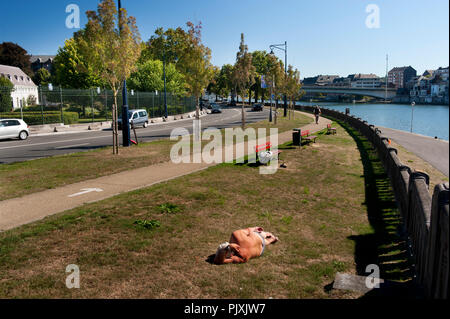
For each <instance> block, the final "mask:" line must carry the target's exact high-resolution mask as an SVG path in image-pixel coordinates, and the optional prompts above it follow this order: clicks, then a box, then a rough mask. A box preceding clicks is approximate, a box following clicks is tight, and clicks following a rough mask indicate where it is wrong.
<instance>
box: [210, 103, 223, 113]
mask: <svg viewBox="0 0 450 319" xmlns="http://www.w3.org/2000/svg"><path fill="white" fill-rule="evenodd" d="M213 113H222V109H221V108H220V106H219V105H218V104H216V103H213V104H211V114H213Z"/></svg>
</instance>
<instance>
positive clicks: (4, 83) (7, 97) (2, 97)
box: [0, 77, 14, 112]
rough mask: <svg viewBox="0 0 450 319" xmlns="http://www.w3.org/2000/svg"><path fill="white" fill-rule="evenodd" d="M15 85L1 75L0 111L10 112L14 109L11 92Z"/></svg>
mask: <svg viewBox="0 0 450 319" xmlns="http://www.w3.org/2000/svg"><path fill="white" fill-rule="evenodd" d="M13 88H14V85H13V84H12V83H11V81H10V80H8V79H7V78H5V77H0V112H10V111H11V109H12V98H11V92H12V91H13Z"/></svg>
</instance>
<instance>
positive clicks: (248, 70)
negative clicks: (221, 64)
mask: <svg viewBox="0 0 450 319" xmlns="http://www.w3.org/2000/svg"><path fill="white" fill-rule="evenodd" d="M254 76H255V67H254V66H253V64H252V55H251V54H250V53H249V52H248V47H247V45H246V44H245V41H244V34H243V33H241V44H240V45H239V51H238V53H237V55H236V64H235V65H234V70H233V76H232V79H233V84H234V88H235V91H236V93H237V94H238V95H241V97H242V127H243V128H245V112H244V98H243V97H244V94H245V91H246V90H247V89H249V88H250V87H251V86H252V85H253V83H254V81H255V78H254Z"/></svg>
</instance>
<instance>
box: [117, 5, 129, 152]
mask: <svg viewBox="0 0 450 319" xmlns="http://www.w3.org/2000/svg"><path fill="white" fill-rule="evenodd" d="M121 9H122V3H121V1H120V0H119V30H120V31H122V24H121V17H122V14H121V12H120V11H121ZM122 99H123V106H122V137H123V146H124V147H130V145H131V143H130V135H131V131H130V119H129V117H128V115H129V114H128V97H127V80H126V79H124V80H123V89H122Z"/></svg>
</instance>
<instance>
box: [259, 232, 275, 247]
mask: <svg viewBox="0 0 450 319" xmlns="http://www.w3.org/2000/svg"><path fill="white" fill-rule="evenodd" d="M261 235H263V237H264V240H265V242H266V245H270V244H275V243H276V242H277V241H278V240H279V239H278V237H277V236H275V235H274V234H272V233H269V232H264V231H263V232H261Z"/></svg>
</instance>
